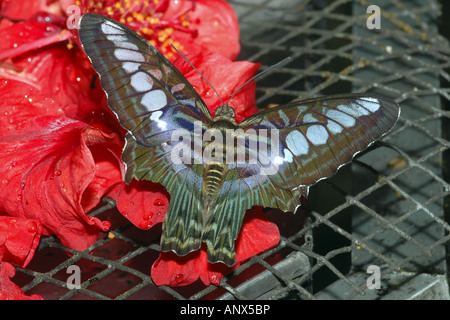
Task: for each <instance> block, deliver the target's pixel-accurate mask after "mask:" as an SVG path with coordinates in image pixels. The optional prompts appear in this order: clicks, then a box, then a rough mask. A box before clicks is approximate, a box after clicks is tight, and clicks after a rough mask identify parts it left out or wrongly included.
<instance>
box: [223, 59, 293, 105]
mask: <svg viewBox="0 0 450 320" xmlns="http://www.w3.org/2000/svg"><path fill="white" fill-rule="evenodd" d="M291 60H292V58H291V57H287V58H284V59H283V60H281V61H279V62H277V63H275V64H274V65H272V66H270V67H268V68H267V69H266V70H264V71H261V72H260V73H258V74H257V75H255V76H254V77H253V78H251V79H250V80H248V81H247V82H246V83H244V84H243V85H242V86H240V87H239V89H237V90H236V91H235V92H234V93H233V95H232V96H231V98H230V99H228V101H227V104H228V103H230V101H231V100H232V99H233V98H234V96H235V95H236V94H237V93H238V92H239V91H241V89H242V88H244V87H245V86H246V85H248V84H249V83H250V82H252V81H253V80H255V79H256V78H258V77H259V76H262V75H263V74H264V73H266V72H267V71H270V70H272V69H274V68H277V67H279V66H280V65H283V64H286V63H288V62H289V61H291Z"/></svg>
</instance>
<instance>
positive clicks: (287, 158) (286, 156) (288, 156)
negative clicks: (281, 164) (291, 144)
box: [283, 148, 294, 163]
mask: <svg viewBox="0 0 450 320" xmlns="http://www.w3.org/2000/svg"><path fill="white" fill-rule="evenodd" d="M283 153H284V161H287V162H289V163H291V162H292V161H293V160H294V157H293V156H292V153H291V152H290V151H289V150H288V149H286V148H284V150H283Z"/></svg>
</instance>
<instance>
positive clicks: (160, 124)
mask: <svg viewBox="0 0 450 320" xmlns="http://www.w3.org/2000/svg"><path fill="white" fill-rule="evenodd" d="M162 114H163V113H162V111H155V112H153V113H152V115H151V116H150V120H152V121H156V124H157V126H158V127H159V128H160V129H161V130H166V129H167V122H165V121H162V120H159V118H160V117H161V116H162Z"/></svg>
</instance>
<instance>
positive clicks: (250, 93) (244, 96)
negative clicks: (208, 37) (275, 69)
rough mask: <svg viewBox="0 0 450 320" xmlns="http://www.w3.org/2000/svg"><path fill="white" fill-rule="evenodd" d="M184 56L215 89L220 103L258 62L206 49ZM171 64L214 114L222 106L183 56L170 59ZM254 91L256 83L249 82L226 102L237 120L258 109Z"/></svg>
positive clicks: (255, 67)
mask: <svg viewBox="0 0 450 320" xmlns="http://www.w3.org/2000/svg"><path fill="white" fill-rule="evenodd" d="M186 58H187V59H188V60H189V61H190V63H192V65H194V66H195V67H196V68H197V70H198V71H199V72H200V73H201V74H202V75H203V77H205V78H206V79H207V80H208V82H209V83H210V84H211V85H212V86H213V87H214V88H215V89H216V91H217V92H218V94H219V95H220V98H221V99H222V100H223V102H224V103H227V102H228V101H229V99H230V98H231V96H232V95H233V94H234V93H235V92H236V90H238V89H239V88H240V87H241V86H242V85H244V84H245V82H247V81H248V80H250V79H251V78H252V77H253V76H254V75H255V72H256V71H257V70H258V68H259V66H260V65H261V64H260V63H252V62H248V61H231V60H230V59H228V58H225V57H223V56H221V55H219V54H215V53H212V52H207V51H205V52H201V53H198V54H188V55H186ZM173 65H174V66H175V67H176V68H177V69H178V70H180V71H181V73H182V74H183V75H184V76H185V77H186V79H187V80H188V81H189V82H190V83H191V84H192V86H193V87H194V88H195V90H196V91H197V92H198V93H199V94H200V96H201V97H202V99H203V100H204V101H205V103H206V105H207V106H208V108H209V110H210V111H211V113H212V114H213V115H214V111H215V110H216V109H217V107H219V106H220V105H222V101H221V100H220V98H219V97H218V96H217V95H216V93H215V92H214V90H213V88H211V86H210V85H209V84H208V83H207V82H206V81H205V80H204V79H203V77H202V76H201V75H200V74H199V73H198V72H197V71H196V70H194V69H193V68H192V66H191V65H190V64H189V63H188V62H187V61H186V60H185V59H184V58H182V57H178V58H177V59H175V60H174V61H173ZM255 92H256V84H255V82H254V81H252V82H250V83H249V84H247V85H246V86H245V87H244V88H243V89H242V90H240V91H239V92H238V93H237V94H236V95H235V96H234V97H233V99H232V100H231V101H229V105H230V106H231V107H233V108H234V110H235V113H236V121H237V122H240V121H242V120H243V119H245V118H247V117H249V116H251V115H252V114H255V113H256V112H258V107H257V106H256V104H255Z"/></svg>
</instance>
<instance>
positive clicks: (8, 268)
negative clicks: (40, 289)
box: [0, 260, 42, 300]
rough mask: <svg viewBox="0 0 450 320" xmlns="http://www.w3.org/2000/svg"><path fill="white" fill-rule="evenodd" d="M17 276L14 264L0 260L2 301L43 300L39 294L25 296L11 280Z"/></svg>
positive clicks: (0, 295)
mask: <svg viewBox="0 0 450 320" xmlns="http://www.w3.org/2000/svg"><path fill="white" fill-rule="evenodd" d="M15 274H16V270H14V267H13V265H12V264H10V263H8V262H2V261H1V260H0V300H42V297H41V296H40V295H38V294H33V295H31V296H27V295H25V294H24V293H23V291H22V289H20V287H19V286H17V285H16V284H14V283H13V282H12V281H11V280H10V279H11V278H12V277H14V275H15Z"/></svg>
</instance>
